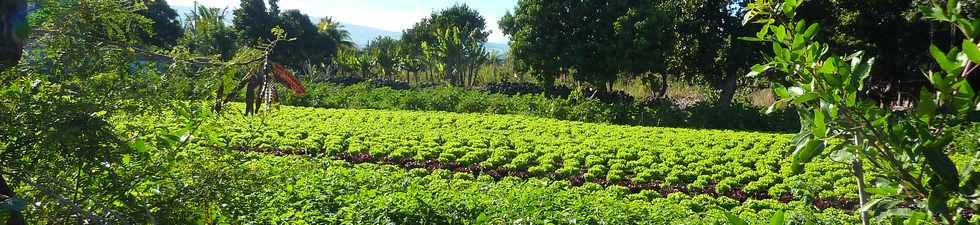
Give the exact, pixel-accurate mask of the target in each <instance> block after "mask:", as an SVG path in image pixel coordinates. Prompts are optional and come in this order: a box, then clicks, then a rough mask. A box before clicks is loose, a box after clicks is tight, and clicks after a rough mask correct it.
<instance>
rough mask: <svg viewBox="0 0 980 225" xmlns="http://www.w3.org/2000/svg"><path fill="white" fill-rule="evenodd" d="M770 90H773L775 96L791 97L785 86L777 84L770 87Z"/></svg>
mask: <svg viewBox="0 0 980 225" xmlns="http://www.w3.org/2000/svg"><path fill="white" fill-rule="evenodd" d="M772 92H773V94H776V96H778V97H779V98H789V97H791V96H789V90H786V87H783V86H777V87H775V88H773V89H772Z"/></svg>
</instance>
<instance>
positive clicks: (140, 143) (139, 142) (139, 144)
mask: <svg viewBox="0 0 980 225" xmlns="http://www.w3.org/2000/svg"><path fill="white" fill-rule="evenodd" d="M130 146H131V147H132V148H133V150H134V151H136V152H138V153H146V152H147V150H146V141H145V140H143V138H142V137H137V138H136V140H133V142H132V143H131V144H130Z"/></svg>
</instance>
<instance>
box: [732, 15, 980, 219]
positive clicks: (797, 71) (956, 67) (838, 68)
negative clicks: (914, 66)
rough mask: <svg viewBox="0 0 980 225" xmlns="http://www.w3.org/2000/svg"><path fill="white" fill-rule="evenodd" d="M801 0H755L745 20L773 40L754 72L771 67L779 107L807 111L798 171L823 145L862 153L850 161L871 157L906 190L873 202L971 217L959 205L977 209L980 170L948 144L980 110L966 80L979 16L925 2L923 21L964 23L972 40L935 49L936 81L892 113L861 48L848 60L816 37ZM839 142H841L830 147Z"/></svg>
mask: <svg viewBox="0 0 980 225" xmlns="http://www.w3.org/2000/svg"><path fill="white" fill-rule="evenodd" d="M802 3H803V1H797V0H787V1H784V2H770V1H756V2H755V3H753V4H750V5H749V10H751V12H750V13H749V14H748V15H747V16H746V21H748V22H754V23H760V24H763V26H764V27H763V30H762V31H761V32H759V33H758V34H757V35H756V37H755V38H758V39H763V40H766V41H767V42H769V43H771V44H772V49H773V53H774V56H773V57H772V59H771V60H770V61H769V62H767V63H766V64H760V65H757V66H756V67H754V68H753V70H754V71H753V73H752V74H751V75H761V74H766V72H767V71H772V72H770V73H767V75H770V76H768V77H769V78H771V79H772V80H773V81H774V82H775V83H774V86H775V87H774V90H775V92H776V94H777V95H778V96H779V98H780V99H779V100H778V101H777V102H776V105H775V106H777V107H778V106H780V105H792V106H794V107H795V108H796V109H797V110H798V111H799V113H800V117H801V123H802V126H803V129H801V131H800V133H799V134H797V136H796V137H795V138H794V139H793V141H794V144H795V145H796V150H795V151H794V152H793V153H792V157H793V159H794V162H793V164H794V168H795V169H796V170H797V171H799V170H800V169H802V168H803V164H805V163H808V162H810V161H813V160H815V159H816V157H817V156H819V155H821V154H822V153H823V152H824V151H825V150H827V151H828V152H837V153H840V152H843V153H847V154H849V155H853V156H856V157H851V158H852V160H855V161H857V162H858V164H860V162H861V161H866V162H869V163H870V164H871V166H872V169H873V170H875V171H877V172H878V173H880V175H879V176H880V178H883V179H885V180H888V181H890V182H888V183H887V184H880V183H879V184H877V185H883V186H886V187H888V188H889V189H895V190H900V191H897V192H893V193H891V194H890V195H888V196H883V198H882V199H879V201H877V202H874V203H875V204H885V203H882V202H895V201H915V202H917V203H918V204H921V205H924V206H925V207H924V208H925V209H926V210H928V212H929V213H930V215H932V217H933V218H934V219H936V222H940V223H944V224H955V223H966V222H967V219H966V218H963V217H962V215H961V213H962V211H963V210H973V209H974V208H975V206H976V203H977V201H978V200H980V199H977V196H976V195H974V193H975V192H976V190H977V188H978V187H977V184H976V183H973V182H971V181H967V180H970V179H974V178H973V177H977V176H976V175H974V174H976V172H975V171H973V170H972V169H969V168H973V165H972V163H973V162H971V163H970V164H968V165H966V166H965V167H964V169H959V168H958V167H957V165H956V164H955V163H954V162H953V161H952V160H951V157H952V156H953V155H956V154H957V151H956V149H949V148H947V146H948V145H949V143H950V142H951V141H952V140H953V137H954V134H955V133H956V131H955V130H954V129H952V127H956V126H958V125H960V124H963V123H965V122H967V120H966V118H967V115H968V113H970V112H972V111H976V110H978V109H977V107H976V106H977V105H978V100H977V98H976V96H975V93H974V89H973V88H972V87H971V85H970V82H969V81H968V80H967V78H968V77H969V76H970V75H971V73H972V72H973V71H972V70H973V68H975V67H976V66H975V64H974V63H973V62H972V60H971V59H970V58H971V57H970V54H971V53H969V52H971V51H972V50H970V49H973V48H975V47H976V46H975V45H976V44H975V43H974V42H975V40H976V39H977V38H980V35H977V34H976V33H974V32H973V26H974V24H977V23H980V21H977V20H976V19H970V18H966V17H963V15H962V14H961V13H960V5H959V4H957V1H955V0H951V1H948V2H947V4H944V5H938V4H933V5H931V6H923V7H922V9H921V11H922V13H923V14H924V16H925V17H926V18H929V19H932V20H936V21H942V22H947V23H950V24H951V25H953V26H956V27H959V28H960V30H961V31H963V33H962V35H964V37H966V39H965V40H964V43H963V44H962V46H965V48H966V49H968V50H966V51H965V52H960V50H959V49H958V48H953V49H950V50H949V51H943V50H941V49H940V48H938V47H936V46H935V45H933V46H931V47H930V49H929V54H930V55H931V56H932V58H934V60H935V61H936V62H937V63H938V64H939V67H940V68H942V71H940V72H932V71H929V72H925V77H926V78H927V79H928V80H929V83H930V84H931V87H929V88H922V89H921V91H920V95H919V97H918V101H917V102H916V106H915V108H913V109H911V110H909V111H907V112H895V111H891V110H890V109H888V108H884V107H881V106H879V104H877V103H876V102H874V101H873V100H870V99H867V98H865V97H863V96H862V94H863V91H865V89H866V85H865V83H866V81H867V80H868V78H869V77H870V76H871V71H872V68H873V66H874V64H875V62H876V61H875V58H868V57H865V55H864V54H863V53H862V52H857V53H854V54H850V55H848V56H844V57H841V56H837V55H836V54H834V53H833V52H831V51H830V50H829V48H830V47H829V45H827V44H824V43H822V42H820V41H819V39H818V38H817V36H816V34H817V33H818V31H819V30H820V25H819V24H818V23H807V22H806V21H803V20H797V19H796V16H795V15H796V9H797V8H798V7H800V5H801V4H802ZM787 86H788V87H787ZM852 140H853V142H852ZM835 142H837V143H839V144H836V146H835V147H833V148H828V146H831V145H833V143H835ZM974 161H975V160H974ZM859 176H860V175H859ZM961 181H966V182H961ZM927 196H928V197H927ZM865 207H871V206H865ZM897 210H900V209H898V208H895V207H886V208H885V209H884V212H879V213H882V214H897V213H895V212H894V211H897ZM905 215H908V213H905Z"/></svg>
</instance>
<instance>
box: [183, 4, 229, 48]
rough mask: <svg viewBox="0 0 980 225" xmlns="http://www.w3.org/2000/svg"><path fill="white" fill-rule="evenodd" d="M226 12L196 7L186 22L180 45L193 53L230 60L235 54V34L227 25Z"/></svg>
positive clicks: (200, 6) (201, 6)
mask: <svg viewBox="0 0 980 225" xmlns="http://www.w3.org/2000/svg"><path fill="white" fill-rule="evenodd" d="M225 12H226V11H225V10H222V9H218V8H209V7H205V6H203V5H196V4H195V6H194V10H193V11H191V13H190V14H188V15H187V18H186V20H185V22H184V33H185V35H184V37H183V38H181V40H180V43H181V45H182V46H186V47H187V48H188V49H189V50H190V51H191V52H193V53H196V54H199V55H205V56H211V55H219V56H220V58H221V59H223V60H228V59H230V57H231V56H232V55H234V53H235V32H234V31H233V30H232V29H231V28H230V27H228V26H226V25H225Z"/></svg>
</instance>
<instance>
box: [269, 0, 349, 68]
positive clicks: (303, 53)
mask: <svg viewBox="0 0 980 225" xmlns="http://www.w3.org/2000/svg"><path fill="white" fill-rule="evenodd" d="M279 21H280V22H281V23H280V24H281V25H280V26H281V27H282V28H283V29H284V30H285V31H286V34H287V35H288V36H289V37H291V38H295V39H294V40H291V41H285V42H282V43H280V44H279V45H278V46H276V50H275V52H274V53H273V60H275V61H277V62H281V63H282V64H284V65H288V66H292V67H294V68H304V70H307V69H309V68H305V66H306V65H310V64H320V63H324V62H328V61H329V59H330V57H333V55H334V54H335V53H336V52H337V44H336V43H335V42H334V40H333V39H331V38H330V37H329V36H327V35H325V34H323V33H321V32H318V31H317V27H316V26H314V25H313V22H311V21H310V17H309V16H307V15H305V14H303V13H300V12H299V10H295V9H293V10H286V11H285V12H283V13H282V15H281V17H280V19H279Z"/></svg>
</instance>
